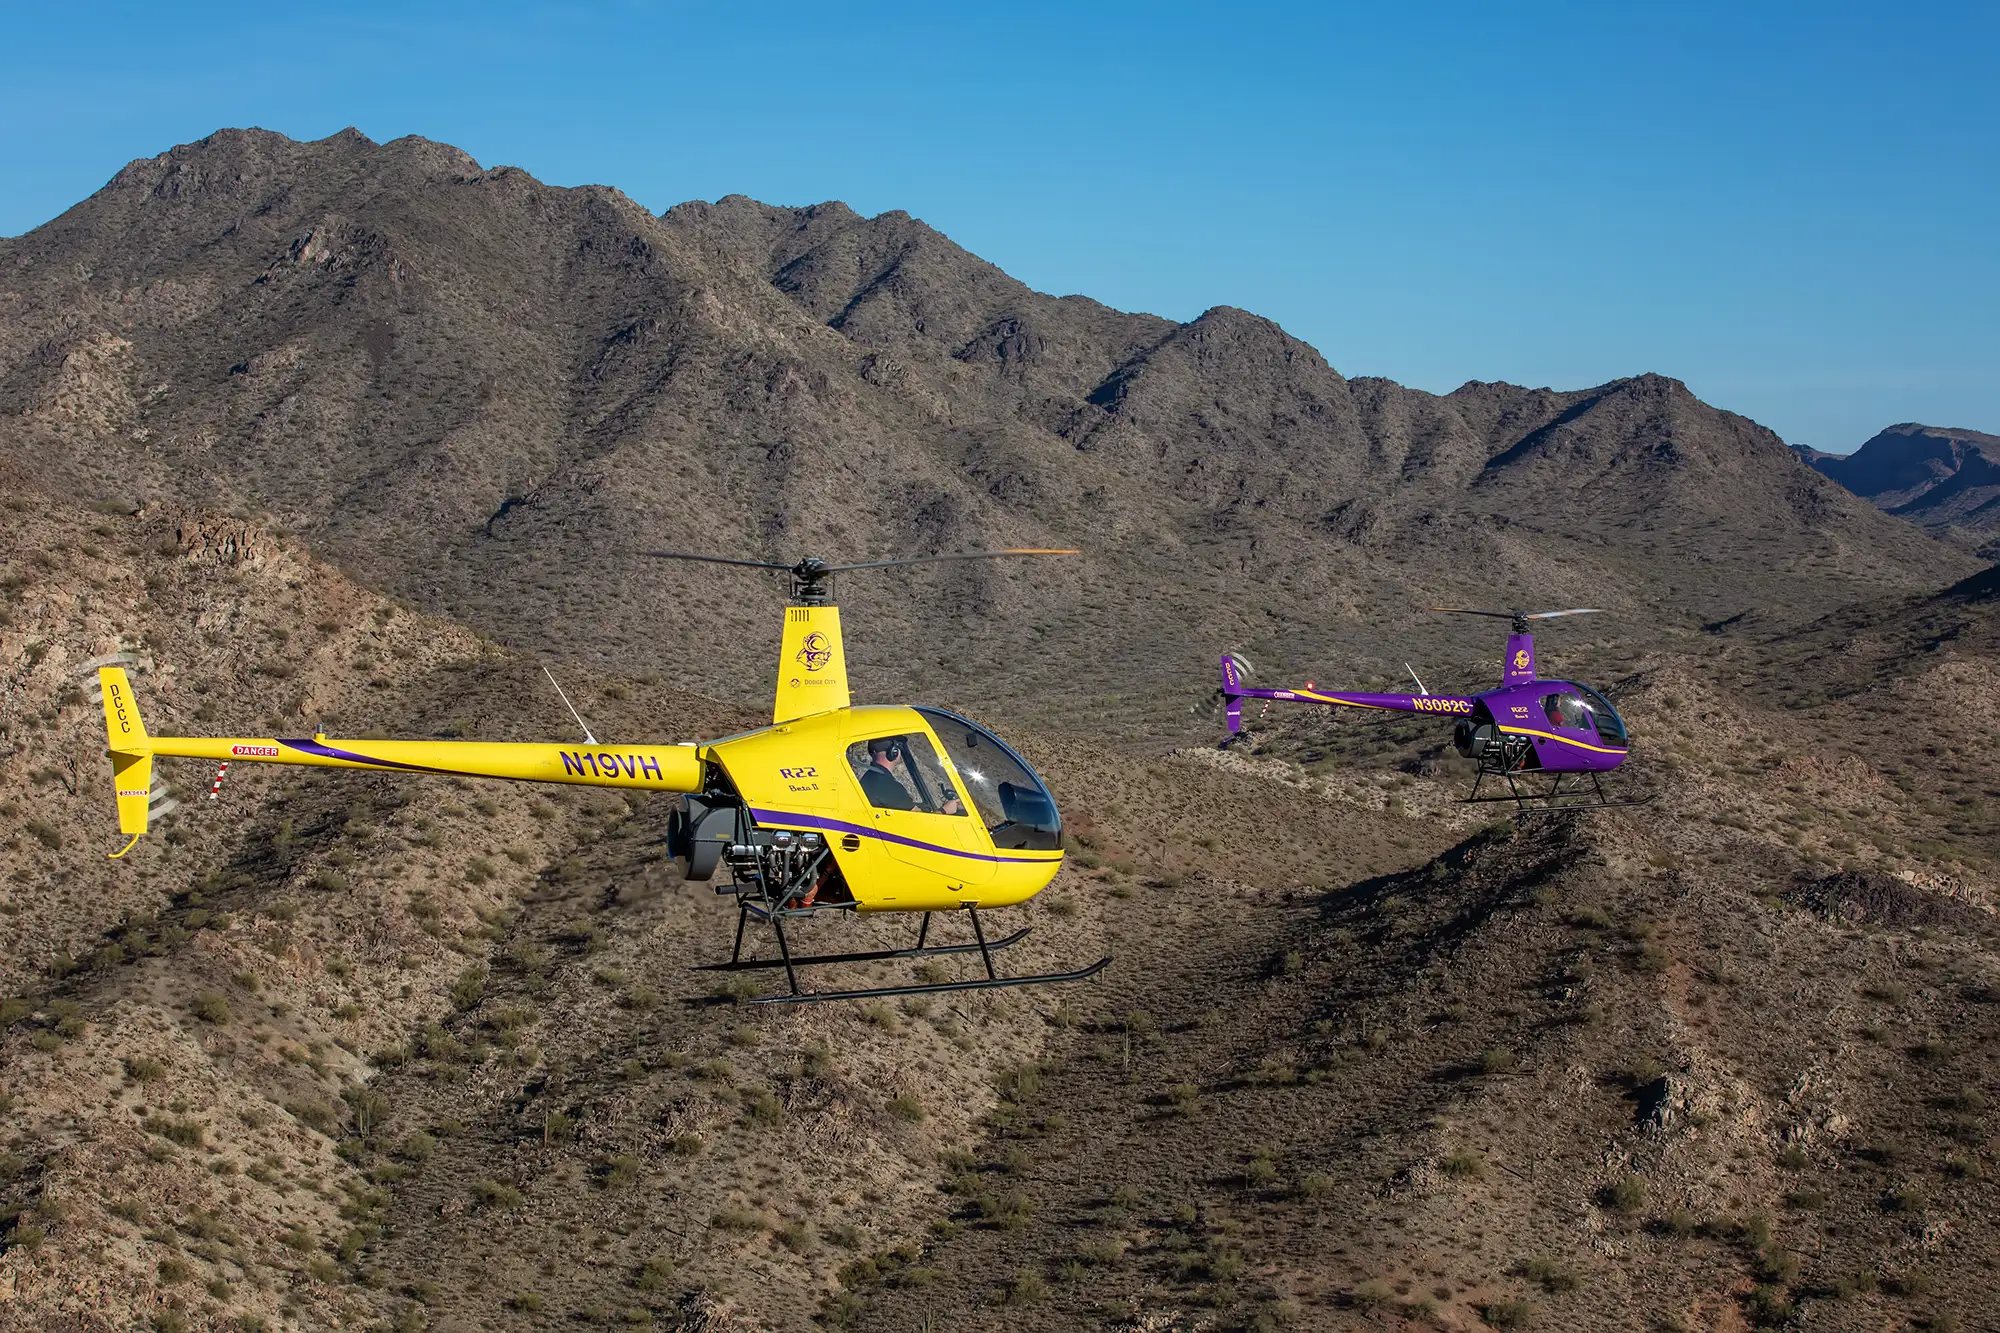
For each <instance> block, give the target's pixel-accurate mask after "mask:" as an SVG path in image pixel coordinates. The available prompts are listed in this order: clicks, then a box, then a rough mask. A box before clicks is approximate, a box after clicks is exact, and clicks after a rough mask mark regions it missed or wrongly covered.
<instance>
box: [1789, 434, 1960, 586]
mask: <svg viewBox="0 0 2000 1333" xmlns="http://www.w3.org/2000/svg"><path fill="white" fill-rule="evenodd" d="M1795 447H1796V446H1795ZM1799 454H1800V456H1801V457H1802V458H1804V459H1805V460H1806V462H1807V463H1809V464H1810V465H1811V466H1812V467H1813V468H1815V469H1817V470H1818V471H1820V472H1822V473H1825V474H1826V475H1827V476H1829V477H1832V478H1833V479H1834V480H1835V481H1837V482H1839V483H1840V484H1841V485H1843V486H1845V487H1846V488H1847V489H1848V490H1850V491H1853V492H1854V493H1855V494H1856V495H1859V496H1862V497H1863V498H1865V499H1868V500H1872V501H1874V502H1875V504H1877V505H1879V506H1880V507H1881V508H1882V509H1883V511H1884V512H1886V513H1890V514H1894V515H1896V516H1897V517H1899V518H1907V519H1909V520H1910V521H1911V522H1913V523H1917V524H1920V525H1922V526H1923V527H1925V528H1928V529H1930V530H1932V531H1934V532H1938V533H1941V534H1948V535H1951V536H1954V537H1958V538H1960V539H1963V540H1964V541H1966V542H1968V543H1970V544H1972V545H1973V546H1975V547H1977V549H1978V551H1979V553H1980V555H1982V556H1983V557H1985V558H1987V559H1989V560H1991V559H2000V435H1986V434H1983V433H1981V432H1979V431H1976V430H1952V429H1941V428H1939V427H1936V426H1919V425H1917V424H1916V423H1915V422H1905V423H1903V424H1902V425H1900V426H1891V427H1889V428H1888V429H1887V430H1884V431H1882V432H1880V433H1879V434H1877V435H1875V436H1874V437H1873V438H1871V439H1870V440H1869V441H1868V442H1867V443H1866V444H1863V445H1862V446H1861V447H1860V448H1859V449H1856V450H1855V451H1854V452H1853V453H1851V454H1826V453H1821V452H1819V451H1818V450H1816V449H1801V450H1799Z"/></svg>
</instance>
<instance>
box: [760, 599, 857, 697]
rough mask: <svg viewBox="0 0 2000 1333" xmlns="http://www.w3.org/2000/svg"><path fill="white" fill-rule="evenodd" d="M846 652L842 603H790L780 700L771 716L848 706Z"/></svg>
mask: <svg viewBox="0 0 2000 1333" xmlns="http://www.w3.org/2000/svg"><path fill="white" fill-rule="evenodd" d="M847 704H848V697H847V653H846V651H845V650H844V649H843V648H842V646H841V642H840V608H839V607H837V606H788V607H786V608H785V638H784V644H783V646H782V647H781V648H780V649H779V650H778V699H777V706H776V707H775V708H774V709H773V710H772V713H771V721H773V722H789V721H791V720H792V719H793V718H795V717H804V716H805V715H806V714H808V713H824V712H826V711H827V710H828V709H830V708H845V707H847Z"/></svg>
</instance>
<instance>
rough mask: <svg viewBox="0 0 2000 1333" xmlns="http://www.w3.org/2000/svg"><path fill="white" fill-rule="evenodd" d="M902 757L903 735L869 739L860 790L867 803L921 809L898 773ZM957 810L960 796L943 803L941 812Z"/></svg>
mask: <svg viewBox="0 0 2000 1333" xmlns="http://www.w3.org/2000/svg"><path fill="white" fill-rule="evenodd" d="M902 758H903V738H902V737H901V736H878V737H876V738H875V739H874V740H872V741H869V742H868V767H867V768H866V769H865V770H863V771H862V774H861V790H862V791H864V792H866V793H867V795H868V803H869V804H870V805H872V806H874V807H875V808H876V809H878V810H915V809H917V808H918V806H917V802H916V800H915V798H913V797H912V796H911V795H910V791H909V788H907V787H905V786H904V785H903V780H902V779H901V778H899V777H897V776H896V765H897V764H898V763H900V762H901V761H902ZM958 812H959V804H958V798H957V797H956V796H953V797H952V798H951V799H949V800H947V801H946V802H945V803H944V809H943V811H942V813H944V814H947V815H955V814H957V813H958Z"/></svg>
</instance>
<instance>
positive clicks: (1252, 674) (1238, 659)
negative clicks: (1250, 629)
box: [1188, 653, 1257, 719]
mask: <svg viewBox="0 0 2000 1333" xmlns="http://www.w3.org/2000/svg"><path fill="white" fill-rule="evenodd" d="M1225 656H1227V657H1228V658H1229V660H1230V661H1231V662H1232V663H1234V664H1235V666H1236V680H1237V683H1238V684H1240V685H1248V684H1249V683H1250V682H1251V681H1252V680H1254V679H1255V678H1256V676H1257V668H1256V667H1254V666H1251V665H1250V659H1249V658H1247V657H1245V656H1244V655H1243V654H1241V653H1227V654H1225ZM1226 700H1227V696H1226V695H1224V694H1223V692H1222V691H1221V690H1211V691H1210V692H1209V693H1208V694H1207V695H1206V696H1205V697H1203V698H1200V699H1197V700H1195V701H1194V702H1193V703H1191V704H1189V705H1188V712H1190V713H1193V714H1194V715H1195V716H1196V717H1198V718H1203V719H1207V718H1211V717H1214V716H1215V715H1216V714H1217V713H1219V712H1221V711H1222V705H1223V704H1224V702H1226Z"/></svg>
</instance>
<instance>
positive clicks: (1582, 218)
mask: <svg viewBox="0 0 2000 1333" xmlns="http://www.w3.org/2000/svg"><path fill="white" fill-rule="evenodd" d="M7 11H8V12H7V17H6V20H5V31H6V39H5V40H4V41H0V182H5V185H4V186H0V234H5V235H15V234H18V233H20V232H23V231H26V230H28V229H30V228H32V227H34V226H36V225H38V224H40V223H41V222H44V221H46V220H47V219H49V218H50V217H53V216H55V215H56V214H57V213H60V212H61V211H62V210H63V209H65V208H67V207H68V206H69V205H70V204H72V203H74V202H76V201H77V200H79V199H81V198H83V197H84V196H85V195H87V194H89V193H90V192H91V191H92V190H95V189H96V188H98V187H99V186H100V185H102V184H103V183H104V181H105V180H106V179H107V178H109V177H110V176H111V175H112V174H113V173H114V172H115V171H117V169H118V168H119V167H120V166H122V165H123V164H124V163H125V162H127V161H129V160H130V159H132V158H135V157H142V156H150V155H152V154H154V153H157V152H159V151H161V150H163V149H165V148H167V147H169V146H171V145H172V144H175V143H178V142H184V141H187V140H190V139H196V138H200V137H201V136H203V135H205V134H207V133H209V132H210V131H212V130H215V129H217V128H219V127H221V126H225V125H252V124H254V125H260V126H263V127H265V128H268V129H274V130H280V131H283V132H284V133H286V134H290V135H292V136H294V137H296V138H318V137H321V136H323V135H326V134H330V133H332V132H333V131H335V130H338V129H340V128H342V127H344V126H347V125H355V126H358V127H359V128H360V129H361V130H362V131H363V132H364V133H366V134H368V135H369V136H371V137H373V138H375V139H377V140H386V139H391V138H395V137H397V136H399V135H403V134H422V135H425V136H426V137H429V138H433V139H441V140H445V141H448V142H451V143H455V144H457V145H459V146H460V147H462V148H464V149H466V150H467V151H468V152H470V153H472V154H473V156H475V157H477V158H478V159H479V160H480V161H481V162H482V163H484V164H486V165H488V166H494V165H500V164H511V165H515V166H520V167H524V168H526V169H527V170H529V171H531V172H533V173H534V174H535V175H537V176H539V177H541V178H542V179H544V180H547V181H550V182H553V183H556V184H564V185H573V184H580V183H585V182H602V183H605V184H610V185H616V186H618V187H619V188H621V189H623V190H624V191H625V192H626V193H627V194H629V195H631V196H632V197H633V198H635V199H638V200H639V201H640V202H642V203H644V204H646V205H647V206H649V207H651V208H654V209H664V208H666V207H668V206H670V205H672V204H674V203H677V202H679V201H681V200H684V199H690V198H708V199H712V198H716V197H718V196H720V195H724V194H729V193H744V194H750V195H754V196H756V197H757V198H760V199H764V200H766V201H768V202H772V203H783V204H800V203H812V202H817V201H819V200H823V199H836V198H837V199H843V200H845V201H847V202H848V203H849V204H851V205H853V206H854V207H855V208H858V209H860V210H862V211H863V212H868V213H873V212H879V211H882V210H885V209H892V208H901V209H905V210H907V211H909V212H911V213H914V214H916V215H917V216H919V217H921V218H923V219H925V220H926V221H928V222H930V223H931V224H932V225H933V226H936V227H938V228H939V229H940V230H942V231H944V232H945V233H947V234H948V235H950V236H951V237H952V238H953V239H954V240H956V241H958V242H959V243H961V244H963V245H964V246H966V247H967V248H968V249H970V250H972V251H974V252H975V253H977V254H980V255H982V256H984V257H985V258H987V259H990V260H992V261H993V262H995V263H997V264H999V265H1000V266H1001V267H1003V268H1005V269H1007V270H1008V271H1009V272H1011V273H1013V274H1014V275H1016V276H1017V277H1020V278H1021V279H1023V280H1024V281H1026V282H1028V283H1030V284H1031V285H1033V286H1035V287H1038V288H1040V289H1042V290H1045V291H1051V292H1057V293H1066V292H1082V293H1085V294H1087V295H1090V296H1094V297H1096V298H1098V299H1099V300H1102V301H1106V302H1108V303H1110V304H1112V305H1115V306H1120V307H1124V308H1127V309H1141V310H1149V311H1153V312H1156V313H1158V314H1162V315H1167V316H1169V317H1172V318H1175V319H1191V318H1193V317H1194V316H1195V315H1197V314H1199V313H1200V312H1201V311H1202V310H1204V309H1206V308H1207V307H1209V306H1212V305H1220V304H1227V305H1237V306H1242V307H1245V308H1246V309H1250V310H1254V311H1256V312H1257V313H1259V314H1263V315H1268V316H1270V317H1271V318H1273V319H1276V320H1277V321H1278V322H1280V323H1281V324H1283V325H1284V326H1285V327H1286V328H1287V329H1288V330H1290V331H1291V332H1293V333H1295V334H1297V335H1298V336H1299V337H1302V338H1304V339H1306V340H1307V341H1309V342H1311V343H1312V344H1314V345H1315V346H1316V347H1318V348H1319V349H1320V350H1321V351H1322V352H1324V353H1325V354H1326V356H1327V358H1328V359H1329V360H1331V361H1332V362H1333V364H1334V365H1335V366H1336V367H1338V368H1339V369H1340V370H1342V371H1343V372H1345V373H1347V374H1350V375H1386V376H1389V377H1391V378H1394V379H1397V380H1400V381H1402V382H1404V383H1406V384H1412V385H1415V386H1417V387H1419V388H1424V389H1430V390H1434V391H1439V392H1442V391H1446V390H1449V389H1451V388H1453V387H1455V386H1456V385H1458V384H1459V383H1461V382H1463V381H1465V380H1468V379H1483V380H1511V381H1514V382H1517V383H1525V384H1529V385H1544V384H1546V385H1552V386H1555V387H1557V388H1578V387H1583V386H1587V385H1591V384H1596V383H1600V382H1602V381H1604V380H1607V379H1611V378H1614V377H1616V376H1620V375H1628V374H1635V373H1638V372H1641V371H1648V370H1651V371H1658V372H1660V373H1662V374H1668V375H1673V376H1675V377H1677V378H1680V379H1683V380H1686V381H1687V382H1688V384H1689V385H1690V386H1691V387H1692V388H1693V389H1694V390H1695V392H1697V393H1699V394H1700V395H1702V396H1703V397H1704V398H1706V399H1708V400H1709V401H1711V402H1713V403H1716V404H1718V405H1720V406H1723V407H1727V408H1730V409H1733V410H1735V411H1739V412H1742V413H1744V414H1746V415H1748V416H1751V417H1754V418H1755V419H1757V420H1758V421H1761V422H1763V423H1764V424H1766V425H1768V426H1770V427H1772V428H1773V429H1775V430H1777V431H1778V432H1779V433H1780V434H1782V435H1783V436H1785V437H1786V438H1787V439H1788V440H1791V441H1793V442H1796V443H1803V444H1811V445H1814V446H1816V447H1820V448H1827V449H1836V450H1847V449H1851V448H1853V447H1854V446H1855V445H1857V444H1859V443H1860V442H1861V441H1862V440H1863V439H1865V438H1867V436H1869V435H1870V434H1872V433H1873V432H1874V431H1875V430H1877V429H1879V428H1880V427H1882V426H1884V425H1887V424H1889V423H1891V422H1897V421H1906V420H1917V421H1923V422H1927V423H1930V424H1933V425H1954V426H1969V427H1972V428H1974V429H1984V430H1989V431H1994V432H2000V246H1997V245H1996V244H1995V242H1994V239H1993V237H1994V235H1995V234H1996V233H2000V79H1996V78H1995V77H1994V76H1993V53H1994V51H1995V50H1996V49H2000V7H1996V6H1993V5H1991V4H1987V5H1982V6H1973V5H1928V6H1927V5H1888V4H1882V5H1869V6H1854V5H1842V4H1838V3H1822V4H1812V5H1779V4H1754V3H1749V4H1746V3H1737V4H1728V5H1709V4H1702V3H1681V4H1675V5H1651V6H1643V7H1641V6H1607V5H1602V4H1599V5H1580V4H1579V5H1558V4H1511V5H1496V4H1492V3H1486V4H1479V5H1471V4H1468V5H1449V4H1441V5H1429V6H1420V5H1391V4H1387V3H1384V4H1380V5H1375V6H1368V7H1353V6H1348V7H1343V6H1338V5H1331V4H1318V5H1303V4H1302V5H1287V4H1266V5H1262V6H1221V5H1214V4H1209V5H1192V4H1179V3H1173V2H1172V0H1154V2H1153V3H1148V4H1122V3H1120V4H1085V3H1075V4H1067V5H1055V4H1039V3H1034V2H1032V0H1018V2H1017V3H1013V4H1009V5H1005V6H978V7H974V6H967V5H944V4H933V5H911V4H870V3H848V4H844V5H828V4H824V3H822V4H815V5H803V4H777V3H762V4H760V3H733V4H707V3H701V4H694V3H686V4H675V3H637V2H636V0H633V2H630V3H608V4H573V5H553V4H517V3H504V2H500V0H495V2H494V3H488V4H480V5H427V4H421V3H403V4H352V5H339V4H322V5H310V6H273V5H269V4H258V5H238V4H229V3H217V4H204V5H200V6H186V5H174V4H170V3H160V4H152V5H143V6H142V5H128V4H121V3H111V4H95V5H89V6H84V5H69V6H32V7H31V6H27V5H25V4H17V5H9V6H8V7H7Z"/></svg>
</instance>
